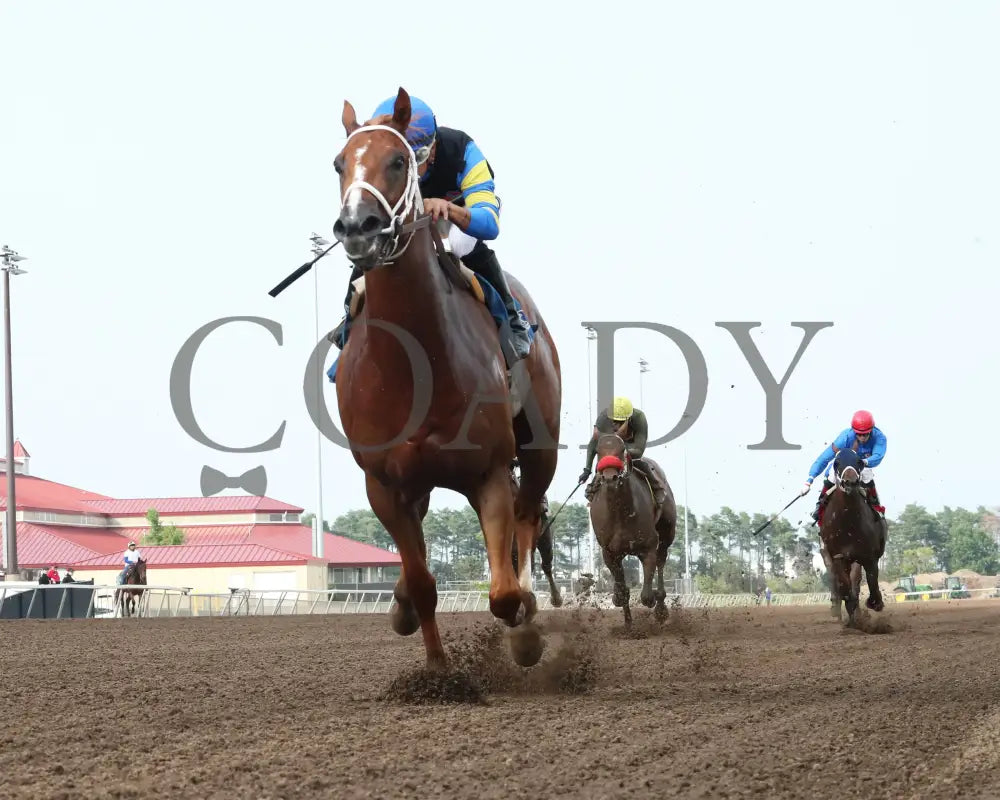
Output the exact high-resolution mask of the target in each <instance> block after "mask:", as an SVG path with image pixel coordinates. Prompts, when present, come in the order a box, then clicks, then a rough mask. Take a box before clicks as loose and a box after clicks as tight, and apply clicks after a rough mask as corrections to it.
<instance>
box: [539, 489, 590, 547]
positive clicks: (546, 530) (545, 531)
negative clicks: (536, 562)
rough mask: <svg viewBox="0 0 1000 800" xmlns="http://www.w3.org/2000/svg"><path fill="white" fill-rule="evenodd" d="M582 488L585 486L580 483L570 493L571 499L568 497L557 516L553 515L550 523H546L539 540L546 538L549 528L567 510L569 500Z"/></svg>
mask: <svg viewBox="0 0 1000 800" xmlns="http://www.w3.org/2000/svg"><path fill="white" fill-rule="evenodd" d="M581 486H583V484H582V483H578V484H577V485H576V488H575V489H573V491H572V492H570V493H569V497H567V498H566V499H565V500H563V503H562V505H561V506H559V510H558V511H557V512H556V513H555V514H553V515H552V516H551V517H549V521H548V522H546V523H545V529H544V530H543V531H542V532H541V534H540V535H539V537H538V538H539V539H541V538H542V536H544V535H545V534H546V533H547V532H548V530H549V528H551V527H552V523H553V522H555V521H556V517H558V516H559V515H560V514H561V513H562V510H563V509H564V508H566V504H567V503H568V502H569V498H570V497H572V496H573V495H575V494H576V490H577V489H579V488H580V487H581Z"/></svg>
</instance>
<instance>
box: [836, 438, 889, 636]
mask: <svg viewBox="0 0 1000 800" xmlns="http://www.w3.org/2000/svg"><path fill="white" fill-rule="evenodd" d="M863 469H864V460H863V459H862V457H861V456H860V455H859V454H858V453H857V452H856V451H854V450H850V449H848V450H839V451H838V452H837V455H836V456H835V457H834V460H833V473H834V478H835V480H834V482H833V484H832V485H831V488H830V489H829V490H828V491H829V499H828V500H827V502H826V504H825V508H824V509H823V512H822V514H821V517H820V527H819V535H820V538H821V539H822V541H823V546H822V548H821V551H820V552H821V554H822V556H823V561H824V562H825V563H826V567H827V569H828V570H829V571H830V575H831V577H832V579H833V580H832V584H833V592H832V594H831V600H832V611H833V614H834V616H836V617H838V618H839V617H840V604H841V601H843V603H844V606H845V607H846V608H847V615H848V625H853V624H854V622H855V612H856V611H857V609H858V602H859V594H860V589H861V569H862V568H864V571H865V578H866V579H867V581H868V592H869V596H868V599H867V601H865V605H867V606H868V608H870V609H872V610H873V611H881V610H882V609H883V607H884V606H883V602H882V592H881V591H880V590H879V587H878V561H879V559H880V558H881V557H882V555H883V554H884V553H885V542H886V535H887V532H888V531H887V526H886V522H885V518H884V517H882V515H881V514H879V513H878V512H877V511H875V510H874V509H873V508H872V507H871V506H870V504H869V502H868V498H867V493H868V490H867V487H865V486H864V484H863V483H862V482H861V472H862V470H863Z"/></svg>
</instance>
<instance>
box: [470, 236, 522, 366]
mask: <svg viewBox="0 0 1000 800" xmlns="http://www.w3.org/2000/svg"><path fill="white" fill-rule="evenodd" d="M480 244H482V243H480ZM462 261H463V262H464V263H465V265H466V266H467V267H468V268H469V269H471V270H472V271H473V272H478V273H479V274H481V275H482V276H483V277H484V278H486V280H488V281H489V282H490V284H491V285H492V286H493V288H494V289H496V290H497V291H498V292H499V293H500V298H501V299H502V300H503V306H504V308H505V309H506V310H507V321H508V322H509V323H510V333H511V346H512V347H513V348H514V353H515V355H516V356H517V357H518V358H519V359H521V358H526V357H527V355H528V351H529V349H530V348H531V339H530V337H529V335H528V324H527V322H526V321H525V320H524V318H523V317H522V316H521V315H520V314H519V313H518V311H517V307H516V306H515V305H514V297H513V296H512V295H511V293H510V287H509V286H508V285H507V278H506V276H505V275H504V274H503V269H501V267H500V262H499V261H497V255H496V253H494V252H493V251H492V250H491V249H490V248H488V247H486V246H485V245H482V246H480V247H476V248H475V249H474V250H473V251H472V252H471V253H469V254H468V255H467V256H465V257H464V258H463V259H462Z"/></svg>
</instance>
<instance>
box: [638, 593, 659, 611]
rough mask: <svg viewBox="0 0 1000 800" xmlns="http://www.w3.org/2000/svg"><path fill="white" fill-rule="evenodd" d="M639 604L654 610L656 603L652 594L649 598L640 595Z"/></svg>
mask: <svg viewBox="0 0 1000 800" xmlns="http://www.w3.org/2000/svg"><path fill="white" fill-rule="evenodd" d="M639 602H640V603H642V604H643V605H644V606H645V607H646V608H652V607H653V604H654V603H655V602H656V601H655V600H654V599H653V595H652V593H650V594H649V596H648V597H647V596H646V595H640V596H639Z"/></svg>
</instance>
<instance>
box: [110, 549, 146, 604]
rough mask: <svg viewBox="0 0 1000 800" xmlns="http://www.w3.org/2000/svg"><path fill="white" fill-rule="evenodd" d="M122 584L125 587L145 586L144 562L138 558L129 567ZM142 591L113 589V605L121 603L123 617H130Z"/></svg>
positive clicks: (140, 598) (140, 597)
mask: <svg viewBox="0 0 1000 800" xmlns="http://www.w3.org/2000/svg"><path fill="white" fill-rule="evenodd" d="M122 583H123V585H125V586H145V585H146V560H145V559H142V558H140V559H139V560H138V561H137V562H136V563H134V564H132V565H130V566H129V568H128V572H126V573H125V580H124V581H122ZM144 591H145V589H115V605H116V606H117V605H118V604H119V603H121V611H122V616H123V617H131V616H133V615H134V614H135V610H136V605H137V604H138V602H139V601H141V600H142V593H143V592H144Z"/></svg>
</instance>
